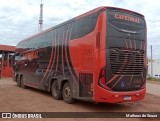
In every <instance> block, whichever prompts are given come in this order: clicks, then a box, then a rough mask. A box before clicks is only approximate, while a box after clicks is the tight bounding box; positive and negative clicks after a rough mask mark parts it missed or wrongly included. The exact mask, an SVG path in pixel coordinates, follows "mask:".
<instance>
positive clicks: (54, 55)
mask: <svg viewBox="0 0 160 121" xmlns="http://www.w3.org/2000/svg"><path fill="white" fill-rule="evenodd" d="M146 36H147V34H146V22H145V19H144V16H143V15H141V14H139V13H136V12H133V11H130V10H126V9H121V8H114V7H99V8H96V9H94V10H91V11H89V12H87V13H84V14H82V15H80V16H78V17H75V18H73V19H71V20H69V21H66V22H64V23H61V24H59V25H57V26H54V27H52V28H50V29H47V30H45V31H42V32H40V33H38V34H36V35H33V36H31V37H29V38H27V39H24V40H22V41H20V42H19V43H18V44H17V46H16V53H15V58H16V59H15V62H14V63H15V65H14V70H15V72H14V80H15V81H16V82H17V85H18V86H19V87H22V88H25V87H26V86H29V87H33V88H37V89H40V90H45V91H48V92H51V93H52V96H53V98H55V99H57V100H59V99H63V100H64V101H65V102H66V103H73V102H74V101H75V100H77V99H78V100H84V101H93V102H106V103H119V102H131V101H138V100H141V99H143V98H144V96H145V92H146V70H147V63H146V43H147V39H146Z"/></svg>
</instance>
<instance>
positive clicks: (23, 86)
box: [21, 76, 26, 89]
mask: <svg viewBox="0 0 160 121" xmlns="http://www.w3.org/2000/svg"><path fill="white" fill-rule="evenodd" d="M21 87H22V88H23V89H25V88H26V86H25V85H24V78H23V76H21Z"/></svg>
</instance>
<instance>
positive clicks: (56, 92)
mask: <svg viewBox="0 0 160 121" xmlns="http://www.w3.org/2000/svg"><path fill="white" fill-rule="evenodd" d="M51 92H52V97H53V98H54V99H56V100H60V99H62V90H61V89H59V86H58V80H54V81H53V83H52V88H51Z"/></svg>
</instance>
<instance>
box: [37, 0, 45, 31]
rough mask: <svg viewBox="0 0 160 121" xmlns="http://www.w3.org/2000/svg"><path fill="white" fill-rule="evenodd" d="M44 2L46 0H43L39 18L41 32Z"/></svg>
mask: <svg viewBox="0 0 160 121" xmlns="http://www.w3.org/2000/svg"><path fill="white" fill-rule="evenodd" d="M43 2H44V0H41V4H40V16H39V24H38V25H39V26H38V30H39V32H41V31H43Z"/></svg>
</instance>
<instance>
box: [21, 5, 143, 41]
mask: <svg viewBox="0 0 160 121" xmlns="http://www.w3.org/2000/svg"><path fill="white" fill-rule="evenodd" d="M107 9H115V10H121V11H125V12H129V13H134V14H138V15H140V16H141V17H144V15H142V14H140V13H137V12H134V11H131V10H127V9H123V8H117V7H111V6H102V7H98V8H95V9H93V10H90V11H88V12H86V13H83V14H81V15H79V16H77V17H75V18H72V19H70V20H68V21H65V22H63V23H60V24H58V25H56V26H54V27H51V28H49V29H46V30H44V31H42V32H39V33H37V34H34V35H32V36H30V37H28V38H26V39H24V40H22V41H20V42H19V43H21V42H24V41H27V40H29V39H32V38H34V37H37V36H39V35H41V34H44V33H46V32H48V31H51V30H53V29H55V28H58V27H60V26H63V25H65V24H67V23H71V22H73V21H74V20H78V19H81V18H83V17H85V16H88V15H90V14H93V13H96V12H98V11H100V10H107ZM19 43H18V44H19Z"/></svg>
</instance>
